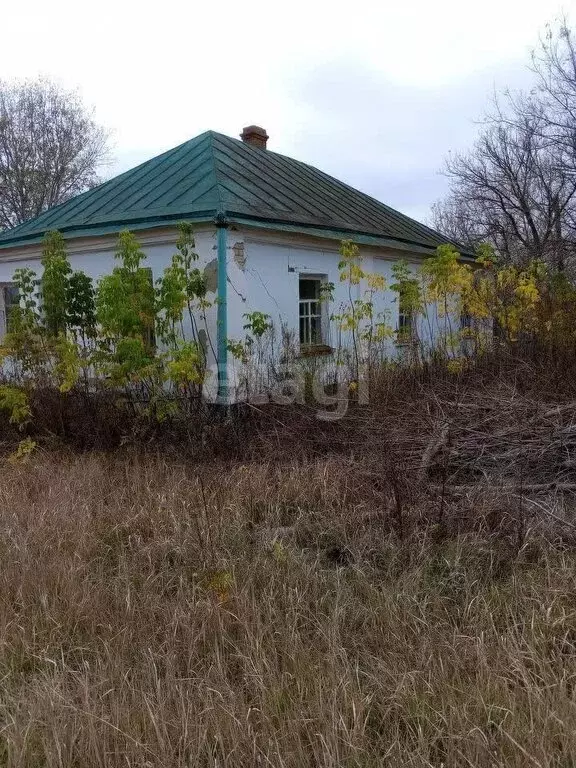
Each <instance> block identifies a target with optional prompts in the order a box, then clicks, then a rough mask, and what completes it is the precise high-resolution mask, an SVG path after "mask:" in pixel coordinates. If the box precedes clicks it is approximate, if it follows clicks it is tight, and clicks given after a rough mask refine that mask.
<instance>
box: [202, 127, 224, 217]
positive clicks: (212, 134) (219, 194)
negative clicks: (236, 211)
mask: <svg viewBox="0 0 576 768" xmlns="http://www.w3.org/2000/svg"><path fill="white" fill-rule="evenodd" d="M207 133H208V134H210V152H211V154H212V172H213V173H214V182H215V185H216V197H217V199H218V213H224V214H225V213H226V210H225V207H224V201H223V197H222V190H221V189H220V181H219V174H218V166H217V163H216V154H215V152H214V138H215V137H216V136H218V135H219V134H218V133H216V131H207Z"/></svg>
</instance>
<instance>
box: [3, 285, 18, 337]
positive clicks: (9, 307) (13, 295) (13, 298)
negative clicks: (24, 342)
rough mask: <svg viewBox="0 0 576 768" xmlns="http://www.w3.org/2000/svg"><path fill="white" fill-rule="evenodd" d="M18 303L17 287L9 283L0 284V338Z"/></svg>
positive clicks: (8, 324)
mask: <svg viewBox="0 0 576 768" xmlns="http://www.w3.org/2000/svg"><path fill="white" fill-rule="evenodd" d="M19 305H20V296H19V294H18V288H17V287H16V286H15V285H12V284H10V283H5V284H4V285H0V339H1V338H3V337H4V335H5V334H6V332H7V331H8V330H9V329H10V315H11V313H12V312H13V311H14V308H15V307H18V306H19Z"/></svg>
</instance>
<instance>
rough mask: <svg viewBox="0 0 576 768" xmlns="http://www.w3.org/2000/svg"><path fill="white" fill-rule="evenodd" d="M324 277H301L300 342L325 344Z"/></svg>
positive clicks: (303, 343) (302, 343)
mask: <svg viewBox="0 0 576 768" xmlns="http://www.w3.org/2000/svg"><path fill="white" fill-rule="evenodd" d="M322 282H323V281H322V279H321V278H319V277H302V276H301V277H300V302H299V303H300V344H301V345H308V346H309V345H313V344H323V343H324V339H323V332H322V303H321V301H320V298H321V288H322Z"/></svg>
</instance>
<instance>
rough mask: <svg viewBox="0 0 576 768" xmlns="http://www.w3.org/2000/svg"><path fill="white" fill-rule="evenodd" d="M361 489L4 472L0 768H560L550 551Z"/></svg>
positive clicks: (57, 459)
mask: <svg viewBox="0 0 576 768" xmlns="http://www.w3.org/2000/svg"><path fill="white" fill-rule="evenodd" d="M482 418H483V419H484V421H485V418H484V416H483V417H482ZM469 439H470V438H468V440H469ZM425 443H426V441H424V444H425ZM380 469H381V471H382V473H384V469H383V468H382V467H381V468H380ZM482 471H485V470H484V469H482ZM367 472H368V470H366V469H365V468H364V469H362V467H361V466H359V465H358V463H355V462H354V461H353V460H351V459H349V458H348V459H345V458H343V457H341V456H340V457H339V456H333V457H329V456H325V457H323V458H317V459H313V458H311V459H309V460H299V461H298V462H292V463H291V462H284V463H283V464H282V465H279V464H278V463H277V462H275V463H269V462H268V461H267V460H266V457H265V456H263V457H262V459H261V460H260V461H250V462H246V463H244V464H242V463H240V462H239V461H236V462H234V463H228V464H218V465H211V466H207V467H206V466H205V467H201V466H191V465H189V464H185V463H179V462H178V461H177V460H175V459H173V460H170V461H164V460H162V459H160V458H154V457H147V458H137V457H136V458H134V457H133V458H130V457H127V456H122V455H120V454H118V455H112V456H107V457H106V456H97V455H84V456H80V457H75V458H74V457H70V456H60V455H58V454H53V453H48V452H47V453H43V452H42V451H39V452H38V453H37V454H35V455H33V456H32V458H31V460H30V462H29V463H27V464H20V465H17V466H11V465H4V466H3V468H2V474H1V479H0V509H1V510H2V514H1V515H0V724H1V726H0V765H5V766H10V767H11V768H12V767H14V768H16V766H18V767H19V768H20V767H21V768H36V766H38V767H40V766H50V767H52V766H62V767H64V766H65V767H68V766H78V767H79V768H80V767H82V768H91V767H92V766H94V767H96V766H98V767H99V768H102V767H103V766H118V767H120V766H124V767H128V766H130V767H136V766H138V767H144V766H148V767H151V766H153V767H154V768H157V767H158V768H159V767H160V766H166V768H176V767H177V766H207V767H208V766H213V767H216V766H218V767H220V768H223V767H224V766H275V767H276V766H278V767H279V768H280V767H284V766H285V767H286V768H289V767H290V768H304V767H305V766H333V767H334V768H336V766H346V768H353V767H354V768H356V767H358V768H360V767H362V768H369V767H370V768H372V767H374V768H375V767H376V766H398V767H400V766H402V767H404V766H435V767H436V768H439V767H440V766H466V765H469V766H487V767H488V766H523V767H524V766H530V765H532V766H547V767H548V766H566V767H568V766H572V765H575V764H576V608H575V605H576V603H575V600H574V598H575V596H576V568H575V565H576V550H575V549H574V547H573V545H572V543H571V541H570V535H569V531H567V530H566V529H565V528H563V529H562V531H554V530H552V531H551V530H549V529H546V528H539V527H538V526H537V525H534V526H532V524H530V525H528V526H526V525H523V526H522V527H521V528H520V527H518V526H517V525H515V524H513V525H511V524H509V521H510V520H511V519H513V520H516V518H515V517H514V516H515V515H516V514H517V512H518V508H517V503H516V502H515V503H514V504H512V502H511V501H510V499H507V500H503V499H502V498H500V499H499V498H495V497H490V498H488V497H489V494H480V496H479V497H477V498H476V500H475V502H474V505H475V510H476V511H475V517H474V524H473V525H472V524H468V523H466V522H465V521H466V520H467V519H468V517H467V515H468V514H469V513H468V512H467V511H466V510H467V507H466V503H465V502H464V501H463V500H462V498H461V490H460V492H459V493H460V496H456V495H454V496H453V497H449V496H448V495H446V499H445V498H444V495H445V494H442V497H441V498H440V496H439V495H438V492H436V495H434V494H426V493H424V491H418V493H412V495H410V494H409V493H408V490H409V486H410V483H405V484H404V485H403V486H402V488H403V489H404V490H399V486H398V480H397V477H396V475H393V476H391V477H392V480H391V485H390V487H391V488H392V489H393V490H394V488H395V489H396V490H395V491H394V492H392V491H390V493H388V491H387V490H386V489H385V488H384V486H382V489H381V490H378V489H379V488H380V486H379V485H378V483H377V482H370V479H369V475H368V474H366V473H367ZM370 473H372V476H376V475H377V473H378V472H377V468H375V467H374V466H372V467H371V468H370ZM432 474H433V473H432ZM445 475H446V473H444V478H443V479H444V481H445V480H446V477H445ZM410 477H411V476H410V475H409V478H410ZM395 478H396V479H395ZM440 481H442V478H440ZM440 481H438V480H437V479H435V478H434V477H432V479H428V480H427V482H428V483H429V484H431V483H432V484H434V483H436V484H437V483H438V482H440ZM444 484H445V482H444ZM538 503H541V502H538ZM443 505H444V506H443ZM399 506H400V507H403V509H401V510H400V514H401V515H404V517H405V519H404V520H403V524H402V526H399V525H398V519H397V518H398V514H399ZM444 507H445V509H444ZM520 511H521V510H520ZM557 511H558V510H557ZM440 514H442V515H443V518H442V519H440V518H439V515H440ZM495 514H496V515H497V521H496V523H495V521H494V516H495ZM555 514H556V513H555ZM463 520H464V522H462V521H463ZM391 521H392V522H391ZM400 534H402V537H400Z"/></svg>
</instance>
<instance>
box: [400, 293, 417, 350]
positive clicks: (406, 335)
mask: <svg viewBox="0 0 576 768" xmlns="http://www.w3.org/2000/svg"><path fill="white" fill-rule="evenodd" d="M399 300H400V304H399V307H398V344H410V342H412V341H413V340H414V314H413V312H412V311H411V310H410V309H408V307H407V306H406V302H405V301H402V294H400V299H399Z"/></svg>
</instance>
